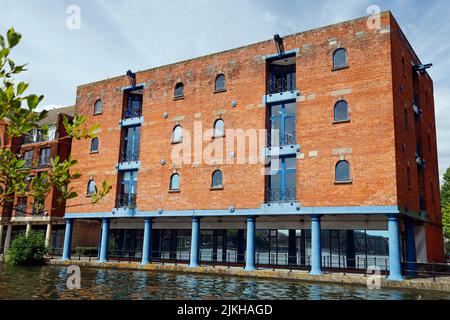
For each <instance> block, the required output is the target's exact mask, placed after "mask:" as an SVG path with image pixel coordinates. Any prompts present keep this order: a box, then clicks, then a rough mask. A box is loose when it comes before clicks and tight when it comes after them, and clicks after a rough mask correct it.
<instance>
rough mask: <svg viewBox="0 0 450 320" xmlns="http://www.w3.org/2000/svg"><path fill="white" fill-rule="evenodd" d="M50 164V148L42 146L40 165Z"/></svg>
mask: <svg viewBox="0 0 450 320" xmlns="http://www.w3.org/2000/svg"><path fill="white" fill-rule="evenodd" d="M48 165H50V148H42V149H41V151H40V155H39V166H41V167H42V166H48Z"/></svg>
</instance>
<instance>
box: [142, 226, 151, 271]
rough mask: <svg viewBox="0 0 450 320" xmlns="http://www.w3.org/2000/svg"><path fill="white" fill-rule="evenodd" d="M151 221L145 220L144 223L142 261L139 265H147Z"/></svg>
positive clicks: (149, 255) (149, 251)
mask: <svg viewBox="0 0 450 320" xmlns="http://www.w3.org/2000/svg"><path fill="white" fill-rule="evenodd" d="M151 242H152V219H151V218H145V221H144V243H143V244H142V261H141V264H142V265H144V264H149V263H150V259H151V258H150V257H151V250H152V249H151V248H152V243H151Z"/></svg>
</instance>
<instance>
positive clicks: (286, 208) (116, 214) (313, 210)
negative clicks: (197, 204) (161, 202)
mask: <svg viewBox="0 0 450 320" xmlns="http://www.w3.org/2000/svg"><path fill="white" fill-rule="evenodd" d="M399 212H400V211H399V208H398V207H396V206H351V207H350V206H347V207H302V206H301V205H300V203H298V202H292V203H272V204H270V205H269V204H263V205H262V206H261V207H260V208H251V209H235V210H234V211H233V212H230V210H229V209H223V210H217V209H212V210H179V211H164V210H161V211H159V210H158V211H139V209H133V211H132V212H130V210H113V211H112V212H86V213H66V215H65V218H66V219H101V218H131V217H136V218H146V217H148V218H160V217H193V216H198V217H226V216H229V217H238V216H272V215H282V216H289V215H293V216H299V215H300V216H301V215H327V214H329V215H361V214H364V215H387V214H390V215H399Z"/></svg>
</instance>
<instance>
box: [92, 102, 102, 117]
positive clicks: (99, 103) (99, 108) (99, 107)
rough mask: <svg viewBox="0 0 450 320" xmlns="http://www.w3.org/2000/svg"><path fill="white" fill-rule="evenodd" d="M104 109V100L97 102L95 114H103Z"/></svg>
mask: <svg viewBox="0 0 450 320" xmlns="http://www.w3.org/2000/svg"><path fill="white" fill-rule="evenodd" d="M102 109H103V102H102V100H97V101H95V105H94V114H100V113H102Z"/></svg>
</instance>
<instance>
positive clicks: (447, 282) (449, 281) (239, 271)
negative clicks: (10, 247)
mask: <svg viewBox="0 0 450 320" xmlns="http://www.w3.org/2000/svg"><path fill="white" fill-rule="evenodd" d="M48 263H49V264H52V265H62V266H68V265H79V266H86V267H97V268H116V269H132V270H146V271H169V272H180V273H201V274H215V275H228V276H242V277H257V278H268V279H288V280H299V281H310V282H325V283H342V284H354V285H363V286H367V283H368V282H369V281H370V280H373V279H374V276H372V277H369V276H367V277H364V276H363V275H360V274H345V275H344V274H342V273H326V274H323V275H321V276H313V275H310V274H309V273H308V272H307V271H300V270H292V271H289V270H280V269H278V270H275V271H274V270H269V269H263V270H255V271H244V270H243V268H241V267H229V268H228V267H225V266H216V267H212V266H205V267H198V268H189V267H188V266H187V265H179V264H178V265H175V264H160V263H152V264H147V265H144V266H143V265H141V264H140V263H138V262H131V263H129V262H115V261H113V262H106V263H99V262H97V261H96V260H91V261H89V260H87V259H86V260H84V259H82V260H71V261H61V260H60V259H51V260H49V261H48ZM377 280H379V281H380V284H381V288H383V289H384V288H396V289H418V290H430V291H440V292H449V294H450V277H439V278H436V281H433V279H430V278H420V279H408V280H404V281H401V282H394V281H387V280H386V278H385V277H384V276H380V277H379V279H377Z"/></svg>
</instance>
